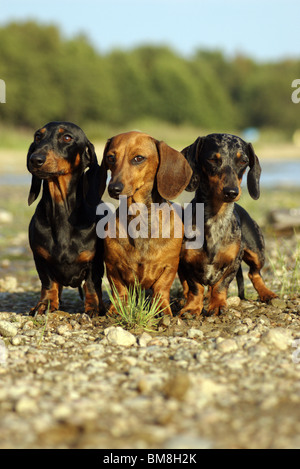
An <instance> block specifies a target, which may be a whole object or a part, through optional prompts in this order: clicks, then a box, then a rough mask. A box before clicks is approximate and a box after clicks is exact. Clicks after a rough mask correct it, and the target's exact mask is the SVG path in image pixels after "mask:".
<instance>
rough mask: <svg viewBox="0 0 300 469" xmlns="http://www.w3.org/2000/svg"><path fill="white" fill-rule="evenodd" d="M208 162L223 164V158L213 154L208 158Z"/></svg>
mask: <svg viewBox="0 0 300 469" xmlns="http://www.w3.org/2000/svg"><path fill="white" fill-rule="evenodd" d="M207 162H208V163H209V164H212V165H217V166H221V165H222V159H221V158H220V157H217V156H216V157H215V156H212V157H210V158H208V159H207Z"/></svg>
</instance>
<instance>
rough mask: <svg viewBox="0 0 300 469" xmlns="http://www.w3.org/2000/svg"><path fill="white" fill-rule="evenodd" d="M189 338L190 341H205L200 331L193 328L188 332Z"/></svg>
mask: <svg viewBox="0 0 300 469" xmlns="http://www.w3.org/2000/svg"><path fill="white" fill-rule="evenodd" d="M187 336H188V338H189V339H196V338H199V339H203V337H204V334H203V332H202V331H201V330H200V329H195V328H193V327H191V329H189V330H188V333H187Z"/></svg>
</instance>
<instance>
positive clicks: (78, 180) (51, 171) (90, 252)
mask: <svg viewBox="0 0 300 469" xmlns="http://www.w3.org/2000/svg"><path fill="white" fill-rule="evenodd" d="M27 168H28V170H29V171H30V172H31V173H32V183H31V188H30V193H29V198H28V203H29V205H31V204H32V203H33V202H34V201H35V200H36V198H37V197H38V195H39V192H40V189H41V185H42V184H43V194H42V198H41V200H40V202H39V204H38V206H37V208H36V211H35V213H34V215H33V217H32V220H31V222H30V226H29V242H30V247H31V249H32V251H33V256H34V260H35V265H36V268H37V271H38V274H39V277H40V280H41V284H42V288H41V297H40V300H39V302H38V303H37V305H36V306H35V307H34V308H32V310H31V314H32V315H37V314H42V313H44V312H45V311H46V310H47V309H48V304H49V310H50V311H54V310H57V309H58V308H59V301H60V297H61V292H62V288H63V286H70V287H78V288H79V289H80V290H81V285H82V283H83V289H84V293H85V312H86V313H87V314H88V315H90V316H93V315H96V314H98V313H99V312H102V310H103V304H102V295H101V280H102V276H103V270H104V268H103V248H101V243H102V240H100V239H98V238H97V235H96V229H95V226H96V206H97V204H98V203H99V201H100V198H101V194H100V193H99V190H101V187H102V182H101V184H100V180H101V181H102V179H101V175H100V167H99V165H98V162H97V157H96V153H95V151H94V146H93V144H92V143H91V142H90V141H89V140H88V139H87V137H86V135H85V134H84V132H83V131H82V130H81V128H79V127H78V126H77V125H75V124H72V123H70V122H50V123H48V124H47V125H45V126H44V127H42V128H41V129H39V130H38V131H37V132H36V133H35V135H34V141H33V143H32V144H31V145H30V148H29V151H28V155H27ZM100 186H101V187H100ZM99 187H100V189H99ZM104 189H105V185H104V186H103V191H104ZM97 244H98V248H97V250H96V245H97Z"/></svg>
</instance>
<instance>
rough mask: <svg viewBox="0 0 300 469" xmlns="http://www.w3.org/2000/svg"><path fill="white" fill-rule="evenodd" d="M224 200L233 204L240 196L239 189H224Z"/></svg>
mask: <svg viewBox="0 0 300 469" xmlns="http://www.w3.org/2000/svg"><path fill="white" fill-rule="evenodd" d="M223 194H224V199H225V200H226V201H228V202H232V201H233V200H235V199H236V198H237V196H238V195H239V188H238V187H224V189H223Z"/></svg>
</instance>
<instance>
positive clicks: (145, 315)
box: [107, 280, 166, 332]
mask: <svg viewBox="0 0 300 469" xmlns="http://www.w3.org/2000/svg"><path fill="white" fill-rule="evenodd" d="M107 293H108V296H109V299H110V301H111V303H112V305H113V306H114V308H115V310H116V311H117V316H116V318H115V319H114V320H115V322H116V323H117V324H119V325H120V326H121V327H123V328H125V329H131V330H132V329H140V328H141V329H144V330H145V331H149V332H154V331H155V328H157V325H158V323H159V321H160V319H161V317H160V314H161V313H163V311H164V310H165V309H166V308H161V307H160V300H161V296H160V295H156V296H155V297H154V298H150V297H148V296H147V295H146V291H145V290H144V289H143V288H142V287H141V285H140V284H139V283H138V282H137V280H136V281H135V283H134V285H131V286H129V288H128V293H127V298H125V299H124V298H121V297H120V296H119V294H118V292H117V289H116V286H115V285H114V284H113V285H112V291H110V290H109V288H107Z"/></svg>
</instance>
